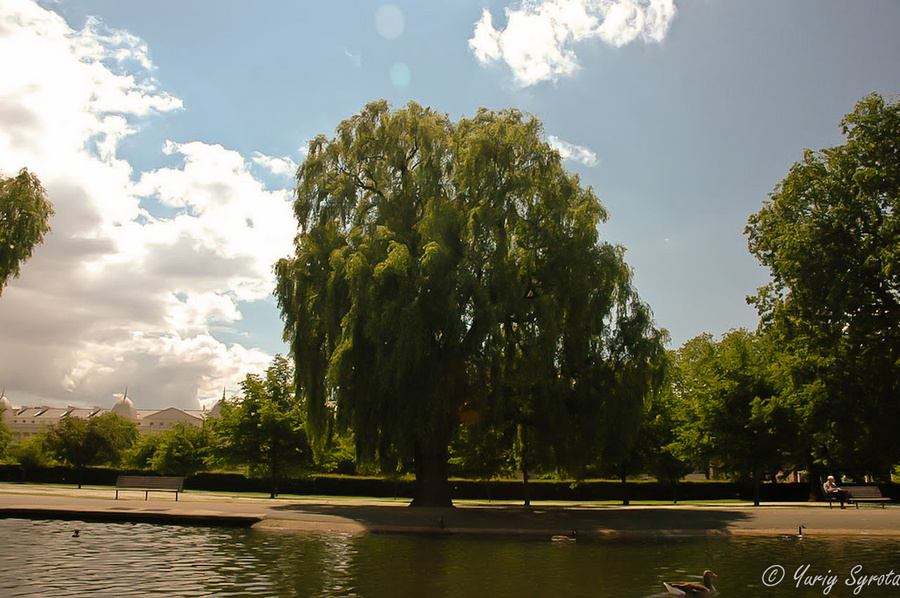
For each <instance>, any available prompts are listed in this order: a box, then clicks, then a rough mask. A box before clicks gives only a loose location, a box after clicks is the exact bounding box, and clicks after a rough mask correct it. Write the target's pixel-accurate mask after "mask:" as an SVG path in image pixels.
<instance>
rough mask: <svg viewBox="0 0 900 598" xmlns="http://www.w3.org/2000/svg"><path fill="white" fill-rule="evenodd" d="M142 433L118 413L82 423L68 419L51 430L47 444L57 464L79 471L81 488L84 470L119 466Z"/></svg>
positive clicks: (80, 419) (82, 421)
mask: <svg viewBox="0 0 900 598" xmlns="http://www.w3.org/2000/svg"><path fill="white" fill-rule="evenodd" d="M137 436H138V431H137V426H136V425H135V424H134V422H130V421H128V420H127V419H125V418H124V417H122V416H120V415H118V414H117V413H104V414H103V415H100V416H97V417H92V418H90V419H82V418H79V417H64V418H63V419H61V420H60V421H59V423H57V424H55V425H53V426H51V427H50V429H49V430H47V435H46V438H45V444H46V447H47V450H48V452H49V453H50V454H51V455H53V457H55V458H56V459H57V460H59V461H61V462H63V463H66V464H68V465H71V466H72V467H74V468H75V469H76V470H77V471H78V487H79V488H81V479H82V474H83V472H84V469H85V468H86V467H90V466H92V465H118V464H119V462H120V461H121V460H122V457H123V456H124V455H125V452H126V451H127V450H128V449H129V448H131V446H132V445H133V444H134V443H135V441H136V440H137Z"/></svg>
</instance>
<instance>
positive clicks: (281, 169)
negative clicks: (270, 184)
mask: <svg viewBox="0 0 900 598" xmlns="http://www.w3.org/2000/svg"><path fill="white" fill-rule="evenodd" d="M253 163H254V164H258V165H259V166H262V167H263V168H265V169H266V170H268V171H269V172H271V173H272V174H274V175H275V176H286V177H293V176H294V174H295V173H296V172H297V163H296V162H294V161H293V160H292V159H291V158H290V157H289V156H284V157H282V158H276V157H274V156H266V155H265V154H262V153H260V152H254V153H253Z"/></svg>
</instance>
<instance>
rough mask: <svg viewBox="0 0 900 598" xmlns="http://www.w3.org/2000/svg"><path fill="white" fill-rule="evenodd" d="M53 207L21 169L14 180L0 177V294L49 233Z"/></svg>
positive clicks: (31, 178)
mask: <svg viewBox="0 0 900 598" xmlns="http://www.w3.org/2000/svg"><path fill="white" fill-rule="evenodd" d="M53 213H54V212H53V206H52V205H51V204H50V202H49V201H48V200H47V193H46V192H45V191H44V188H43V187H42V186H41V182H40V181H39V180H38V178H37V177H36V176H35V175H34V174H32V173H30V172H28V170H27V169H25V168H23V169H22V170H20V171H19V174H18V175H16V176H14V177H8V178H5V177H3V176H2V175H0V294H2V293H3V287H4V286H6V283H8V282H9V281H10V279H12V278H16V277H18V276H19V270H20V266H21V264H22V262H24V261H25V260H27V259H28V258H30V257H31V255H32V253H33V252H34V248H35V247H37V246H38V245H40V244H41V242H43V239H44V235H46V234H47V232H48V231H49V230H50V224H49V222H50V217H51V216H53Z"/></svg>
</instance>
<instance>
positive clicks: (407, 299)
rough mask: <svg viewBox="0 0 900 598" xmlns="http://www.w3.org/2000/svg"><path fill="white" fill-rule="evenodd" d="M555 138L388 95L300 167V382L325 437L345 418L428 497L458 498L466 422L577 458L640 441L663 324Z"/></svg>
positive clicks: (532, 123)
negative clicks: (455, 487) (601, 232)
mask: <svg viewBox="0 0 900 598" xmlns="http://www.w3.org/2000/svg"><path fill="white" fill-rule="evenodd" d="M541 137H542V130H541V125H540V123H539V122H538V121H537V120H535V119H534V118H531V117H528V116H526V115H523V114H522V113H520V112H518V111H515V110H504V111H498V112H494V111H489V110H481V111H479V112H478V114H477V115H476V116H475V117H473V118H469V119H462V120H460V121H458V122H456V123H453V122H451V121H450V120H449V119H448V118H447V117H446V116H444V115H441V114H437V113H435V112H433V111H432V110H430V109H427V108H422V107H421V106H418V105H416V104H414V103H410V104H409V105H408V106H406V107H405V108H403V109H400V110H396V111H392V110H391V109H390V107H389V106H388V104H387V103H386V102H384V101H380V102H373V103H370V104H368V105H367V106H366V107H365V108H364V109H363V110H362V112H360V113H359V114H357V115H356V116H353V117H352V118H350V119H348V120H346V121H344V122H342V123H341V124H340V125H339V126H338V128H337V131H336V134H335V136H334V138H332V139H327V138H326V137H324V136H319V137H317V138H316V139H314V140H313V141H312V142H311V143H310V146H309V154H308V156H307V158H306V160H305V161H304V162H303V164H302V165H301V166H300V168H299V170H298V172H297V187H296V201H295V204H294V212H295V214H296V217H297V219H298V221H299V225H300V234H299V235H298V236H297V239H296V252H295V255H294V257H293V258H290V259H283V260H280V261H279V262H278V264H277V265H276V273H277V277H278V286H277V291H276V294H277V297H278V301H279V305H280V307H281V311H282V317H283V319H284V324H285V337H286V339H287V340H288V341H289V342H290V347H291V353H292V355H293V358H294V360H295V368H296V377H297V391H298V392H299V393H300V394H301V395H302V399H303V400H304V401H305V402H306V405H307V406H308V410H309V425H310V428H311V431H312V432H313V434H320V435H321V434H324V433H325V432H326V431H327V430H328V429H329V428H330V424H331V422H332V421H333V420H332V418H334V417H336V421H337V423H338V424H340V425H345V426H349V427H350V428H351V429H352V430H353V432H354V437H355V439H356V442H357V449H358V454H359V456H360V457H361V458H374V457H377V456H378V455H379V454H381V453H384V452H387V451H390V452H391V453H392V454H396V455H399V456H400V457H401V458H403V459H407V460H409V461H412V462H413V463H414V468H415V474H416V491H415V498H414V500H413V505H428V506H443V505H449V504H451V497H450V486H449V483H448V479H447V474H448V465H447V459H448V445H449V443H450V440H451V437H452V436H453V434H454V432H455V430H456V428H457V427H458V426H460V425H462V424H463V423H465V424H469V425H471V424H474V423H479V424H481V425H508V424H509V422H517V423H519V424H521V425H522V426H524V427H525V428H527V429H528V430H529V431H530V435H529V437H530V438H534V442H536V443H538V444H539V445H540V447H541V449H542V451H541V454H543V455H545V456H549V457H550V458H553V459H557V460H565V461H572V460H574V461H577V460H579V459H583V458H585V457H586V456H590V455H599V454H600V452H602V450H603V447H604V446H612V445H615V446H622V445H623V444H624V445H627V444H629V443H630V442H631V441H632V440H633V437H634V434H635V433H636V427H637V425H638V422H639V419H640V409H641V404H642V400H643V397H644V395H645V394H646V393H647V392H649V389H650V387H651V378H652V374H653V372H654V371H655V370H654V366H655V364H656V363H657V362H658V360H659V358H660V357H661V355H662V339H661V334H660V332H659V331H657V330H656V329H655V328H654V327H653V324H652V321H651V317H650V313H649V310H648V308H647V307H646V306H645V305H644V304H642V303H641V302H640V301H639V299H638V298H637V296H636V294H635V292H634V290H633V288H632V285H631V277H630V271H629V269H628V267H627V266H626V264H625V263H624V261H623V259H622V254H623V250H622V249H621V248H620V247H616V246H612V245H609V244H607V243H603V242H601V241H600V240H599V238H598V232H597V226H598V225H599V223H600V222H601V221H603V220H604V219H605V218H606V213H605V211H604V209H603V207H602V205H601V204H600V202H599V200H598V199H597V197H596V196H595V195H594V193H593V192H592V191H591V190H590V189H584V188H582V187H581V185H580V183H579V180H578V178H577V177H576V176H574V175H571V174H569V173H567V172H566V171H565V170H564V169H563V167H562V165H561V159H560V156H559V154H558V153H557V152H556V151H555V150H553V149H552V148H551V147H550V146H549V145H548V144H547V143H545V142H544V141H542V140H541ZM604 439H607V440H606V441H605V440H604ZM609 439H615V440H614V441H612V442H610V441H609Z"/></svg>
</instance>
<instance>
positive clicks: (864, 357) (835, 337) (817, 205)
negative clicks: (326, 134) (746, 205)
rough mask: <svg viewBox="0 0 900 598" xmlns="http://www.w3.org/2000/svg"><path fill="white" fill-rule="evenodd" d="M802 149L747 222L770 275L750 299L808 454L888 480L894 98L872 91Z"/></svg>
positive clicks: (892, 387)
mask: <svg viewBox="0 0 900 598" xmlns="http://www.w3.org/2000/svg"><path fill="white" fill-rule="evenodd" d="M841 131H842V132H843V134H844V136H845V137H846V142H845V143H844V144H842V145H838V146H835V147H831V148H826V149H823V150H820V151H812V150H806V151H805V152H804V155H803V159H802V160H801V161H800V162H798V163H796V164H794V166H793V167H792V168H791V170H790V172H789V173H788V175H787V176H786V177H785V178H784V180H783V181H781V183H779V185H778V186H777V187H776V188H775V191H774V192H773V193H772V194H771V195H770V198H769V199H768V200H767V201H766V202H765V203H764V204H763V207H762V209H761V210H760V211H759V212H758V213H757V214H754V215H753V216H751V217H750V220H749V224H748V226H747V229H746V232H747V234H748V236H749V246H750V251H751V252H752V253H753V254H754V255H755V256H756V257H757V258H758V259H759V260H760V262H761V263H762V264H763V265H764V266H766V267H767V268H769V271H770V273H771V282H770V283H769V284H767V285H765V286H764V287H762V288H760V289H759V291H758V293H757V294H756V295H755V296H754V297H752V298H751V300H752V301H753V302H754V303H755V305H756V307H757V309H758V310H759V312H760V314H761V316H762V318H763V323H764V325H766V326H768V327H770V328H773V329H774V333H775V334H777V335H778V336H779V337H780V340H781V344H782V346H783V347H784V349H785V354H786V361H787V363H788V364H789V365H790V370H789V371H786V372H785V374H786V376H787V378H788V379H789V380H790V384H791V387H792V391H791V392H792V394H793V396H794V399H795V400H796V402H797V403H798V405H801V406H802V407H801V410H802V412H803V413H804V416H805V419H806V422H808V426H809V428H808V429H807V430H806V433H807V434H808V437H809V442H810V446H809V451H810V457H809V460H810V462H811V465H812V464H819V466H821V464H825V465H827V466H828V467H830V468H832V470H833V471H834V473H837V472H839V471H842V472H844V473H850V474H852V475H854V476H861V475H863V474H872V475H875V476H877V477H879V478H883V479H889V473H890V470H891V466H892V465H893V464H896V463H897V462H898V461H900V435H898V434H897V430H898V426H900V409H898V408H897V397H898V396H900V160H898V155H900V103H898V102H896V101H894V102H886V101H885V99H884V98H882V97H881V96H879V95H878V94H872V95H869V96H866V97H864V98H863V99H862V100H860V101H859V102H858V103H857V104H856V107H855V109H854V111H853V112H852V113H850V114H848V115H847V116H846V117H845V118H844V119H843V120H842V121H841Z"/></svg>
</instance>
